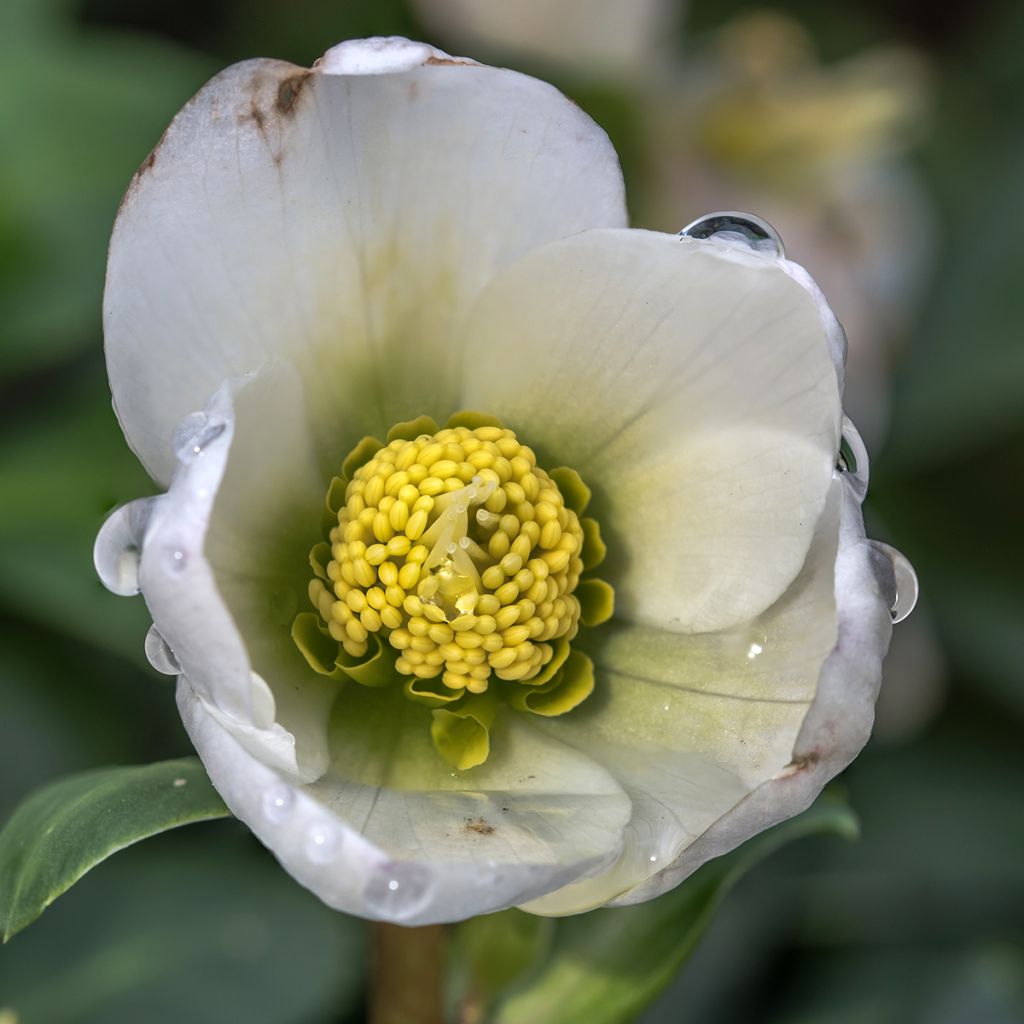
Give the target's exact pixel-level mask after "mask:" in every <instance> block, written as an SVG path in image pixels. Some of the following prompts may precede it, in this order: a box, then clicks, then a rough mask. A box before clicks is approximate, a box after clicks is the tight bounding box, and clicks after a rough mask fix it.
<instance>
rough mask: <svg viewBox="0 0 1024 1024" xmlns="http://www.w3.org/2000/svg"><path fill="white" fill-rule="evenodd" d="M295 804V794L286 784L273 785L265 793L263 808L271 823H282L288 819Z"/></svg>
mask: <svg viewBox="0 0 1024 1024" xmlns="http://www.w3.org/2000/svg"><path fill="white" fill-rule="evenodd" d="M294 805H295V794H294V793H293V792H292V791H291V790H290V789H289V788H288V787H287V786H285V785H279V786H271V787H270V789H268V790H267V791H266V792H265V793H264V794H263V799H262V801H261V810H262V811H263V817H264V818H266V819H267V821H269V822H270V824H271V825H282V824H284V822H285V821H287V820H288V816H289V815H290V814H291V813H292V807H293V806H294Z"/></svg>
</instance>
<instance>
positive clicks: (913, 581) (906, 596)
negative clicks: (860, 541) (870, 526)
mask: <svg viewBox="0 0 1024 1024" xmlns="http://www.w3.org/2000/svg"><path fill="white" fill-rule="evenodd" d="M868 543H869V544H870V545H871V549H872V554H873V558H874V563H875V573H876V575H877V576H878V580H879V583H880V584H881V586H882V593H883V594H885V596H886V597H887V598H888V600H889V611H890V612H891V613H892V621H893V622H894V623H895V622H902V621H903V620H904V619H905V618H906V617H907V616H908V615H909V614H910V613H911V612H912V611H913V610H914V605H916V604H917V595H918V592H919V590H920V588H919V585H918V582H917V573H916V572H914V567H913V566H912V565H911V564H910V562H909V561H908V560H907V558H906V556H905V555H903V554H902V553H901V552H899V551H897V550H896V549H895V548H894V547H892V546H891V545H889V544H883V543H882V542H881V541H880V540H872V541H868Z"/></svg>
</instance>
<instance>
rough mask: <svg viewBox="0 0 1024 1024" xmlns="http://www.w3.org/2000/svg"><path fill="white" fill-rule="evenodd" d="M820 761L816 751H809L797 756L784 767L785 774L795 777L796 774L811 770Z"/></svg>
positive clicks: (819, 755)
mask: <svg viewBox="0 0 1024 1024" xmlns="http://www.w3.org/2000/svg"><path fill="white" fill-rule="evenodd" d="M820 760H821V754H820V753H819V752H818V751H817V750H809V751H807V753H806V754H798V755H797V756H796V757H794V758H793V760H792V761H790V762H789V764H787V765H786V773H787V774H788V775H795V774H796V773H797V772H805V771H807V769H808V768H813V767H814V766H815V765H817V763H818V762H819V761H820Z"/></svg>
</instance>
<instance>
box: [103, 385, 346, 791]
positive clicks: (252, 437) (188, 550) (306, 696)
mask: <svg viewBox="0 0 1024 1024" xmlns="http://www.w3.org/2000/svg"><path fill="white" fill-rule="evenodd" d="M289 383H290V386H289ZM272 397H273V399H274V400H275V401H276V402H277V403H278V407H277V408H276V409H275V407H274V403H273V401H271V398H272ZM301 398H302V395H301V387H300V384H299V382H298V381H297V379H296V378H295V375H294V373H291V374H289V372H288V371H287V369H286V368H282V367H278V368H276V370H267V371H265V372H264V374H263V375H262V376H261V377H260V378H259V379H250V380H248V381H245V380H241V381H234V382H228V383H226V384H224V385H223V386H222V387H221V388H220V389H219V390H218V391H217V393H216V394H215V395H214V396H213V398H211V399H210V401H209V402H208V403H207V405H206V408H205V410H204V412H202V413H196V414H193V415H192V416H190V417H188V418H187V419H186V420H185V421H184V423H183V424H182V426H181V427H180V428H179V430H178V431H177V432H176V434H175V445H174V448H175V452H176V455H177V460H178V461H177V469H176V470H175V472H174V475H173V478H172V481H171V485H170V488H169V490H168V492H167V494H166V495H163V496H161V497H159V498H155V499H148V500H147V502H146V506H147V508H146V510H147V512H148V516H147V517H146V520H145V525H144V532H143V534H142V536H141V537H126V538H122V540H123V541H124V543H126V544H129V545H132V546H134V545H137V546H138V548H139V549H140V554H139V555H138V556H137V557H138V559H139V566H138V585H139V589H140V590H141V591H142V593H143V596H144V597H145V600H146V604H147V606H148V607H149V610H150V613H151V614H152V616H153V621H154V625H155V627H156V629H157V630H158V631H159V634H160V636H161V637H162V638H163V640H164V641H165V642H166V644H167V645H168V647H169V648H170V651H171V652H172V653H173V656H174V660H175V661H176V662H177V664H178V666H179V667H180V671H181V673H182V675H183V676H185V677H187V678H188V680H189V684H190V687H191V689H192V690H193V691H194V692H195V693H196V694H197V699H200V700H202V701H203V703H204V705H205V707H206V710H207V711H208V713H209V714H210V715H212V716H214V717H216V718H217V720H218V721H219V722H220V723H221V724H222V725H223V726H224V727H225V728H226V729H228V730H229V731H230V732H231V733H232V734H233V735H234V736H235V738H236V739H237V740H238V742H240V743H241V744H242V745H243V746H244V747H245V748H246V749H247V750H249V751H250V752H251V753H252V754H253V755H254V756H256V757H259V758H260V759H262V760H263V761H265V762H266V763H267V764H270V765H273V766H275V767H277V768H278V769H280V770H281V771H283V772H287V773H289V774H290V775H292V776H295V777H296V778H301V779H306V780H310V779H314V778H317V777H318V776H319V775H320V774H322V772H323V771H324V769H325V768H326V764H327V719H328V715H329V711H330V705H331V703H332V702H333V699H334V696H335V693H334V688H333V686H328V685H327V684H326V683H325V682H324V681H322V680H320V679H319V678H318V677H316V676H315V675H314V674H313V673H311V672H309V670H308V667H307V666H306V665H305V662H304V661H303V660H302V658H301V656H300V655H299V654H298V652H297V651H295V650H294V649H293V648H292V647H291V645H290V644H289V643H288V625H289V624H290V621H291V617H292V616H294V613H295V610H296V609H297V607H298V597H297V595H296V594H295V592H294V590H295V587H294V585H293V578H297V577H302V576H304V573H303V568H302V565H303V563H302V561H301V558H302V556H301V555H300V561H299V564H298V565H295V566H292V565H291V564H290V563H288V562H287V559H288V556H290V555H291V553H292V552H291V550H290V548H289V546H288V544H287V541H288V540H289V539H291V538H290V537H289V532H288V530H287V529H285V530H284V531H283V532H282V529H281V523H280V522H277V521H275V519H274V517H275V515H276V514H277V513H278V512H280V511H281V509H282V508H285V507H287V508H291V507H294V505H295V504H296V503H298V504H299V505H300V506H302V507H303V508H304V511H305V510H306V508H305V506H308V504H309V502H308V501H306V502H305V505H303V502H302V497H303V495H304V493H305V494H308V493H309V490H310V488H309V484H310V481H313V482H315V484H316V486H317V487H319V482H318V478H317V476H316V470H315V466H314V465H313V464H312V460H311V456H310V454H309V453H310V446H309V443H308V437H304V436H299V437H297V436H296V431H295V427H296V426H297V425H298V426H299V427H300V429H299V431H298V433H299V434H300V435H301V434H302V432H303V431H304V424H305V421H304V418H303V417H302V416H301V409H302V404H301ZM288 410H293V411H296V412H297V413H298V415H297V418H296V419H294V420H291V421H289V419H288ZM236 412H237V414H238V419H237V420H236ZM275 413H276V415H275ZM289 423H291V425H292V428H293V429H292V430H291V431H289V429H288V426H289ZM239 425H240V426H241V427H242V429H241V431H240V433H239V434H238V435H237V436H236V426H239ZM303 452H306V453H307V457H306V459H305V460H304V459H303V457H302V453H303ZM225 467H228V470H227V474H225ZM303 475H305V479H304V480H303ZM278 488H280V490H278ZM282 499H283V500H282ZM321 500H322V499H321ZM215 501H216V509H215V507H214V505H215ZM131 507H132V506H128V508H131ZM313 509H314V513H313V521H314V522H316V518H315V517H316V515H317V514H318V505H317V504H316V503H315V501H314V504H313ZM261 517H262V518H261ZM123 518H124V516H123V514H122V513H120V512H119V513H115V514H114V516H112V517H111V520H110V522H111V523H113V524H115V526H116V529H114V528H113V527H112V528H107V527H105V528H104V531H102V532H101V536H102V535H103V534H111V536H113V535H114V534H118V535H120V534H121V533H123V532H124V530H122V529H121V527H120V526H117V524H118V523H120V521H121V520H122V519H123ZM285 522H286V523H287V522H288V520H287V519H286V520H285ZM218 523H219V524H220V526H221V527H222V529H221V530H218V529H217V524H218ZM211 524H213V525H212V527H211ZM232 524H234V525H236V526H237V530H236V531H234V532H232ZM112 530H113V533H112V532H111V531H112ZM218 535H220V536H229V537H230V541H229V542H228V541H225V542H222V543H218ZM275 535H276V538H277V539H276V541H275V544H276V546H273V545H270V544H268V545H267V546H266V547H265V548H263V549H261V548H260V541H261V540H262V539H263V537H265V536H275ZM303 543H305V544H306V547H307V548H308V543H306V542H305V540H303ZM247 544H248V547H246V545H247ZM282 547H283V549H284V550H283V551H282ZM103 548H104V545H101V544H100V542H99V540H98V541H97V558H98V559H101V556H102V560H107V559H108V558H109V552H106V551H105V550H102V549H103ZM211 549H212V551H211ZM246 551H248V558H247V560H246V556H245V552H246ZM282 555H283V556H284V557H285V560H286V564H285V566H284V568H280V564H281V563H280V559H281V556H282ZM218 556H219V561H220V562H221V565H220V566H217V567H216V571H215V567H214V565H213V564H211V558H213V559H216V558H217V557H218ZM275 559H277V560H278V561H276V562H275ZM108 575H109V573H108ZM303 583H304V580H303ZM224 592H226V593H227V594H228V596H230V597H231V598H232V599H233V600H234V602H235V604H236V605H237V607H231V608H229V607H228V605H226V604H225V600H224ZM232 613H234V614H232ZM239 622H241V624H243V625H244V626H245V627H246V636H245V639H243V636H242V635H241V634H240V632H239V628H238V623H239ZM277 634H279V635H277ZM282 638H283V639H282ZM247 644H248V647H247ZM289 654H290V655H291V657H290V659H289V657H288V655H289ZM254 663H255V665H256V667H258V669H259V670H260V672H261V673H264V674H265V676H266V678H264V675H261V674H259V673H257V672H254V671H253V665H254ZM268 679H269V680H270V681H271V682H270V683H268V681H267V680H268ZM271 684H272V685H271ZM297 741H298V742H297Z"/></svg>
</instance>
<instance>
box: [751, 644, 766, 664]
mask: <svg viewBox="0 0 1024 1024" xmlns="http://www.w3.org/2000/svg"><path fill="white" fill-rule="evenodd" d="M763 651H764V644H759V643H757V642H756V641H755V642H754V643H752V644H751V645H750V646H749V647H748V648H747V661H753V660H754V659H755V658H756V657H757V656H758V655H759V654H761V653H762V652H763Z"/></svg>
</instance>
